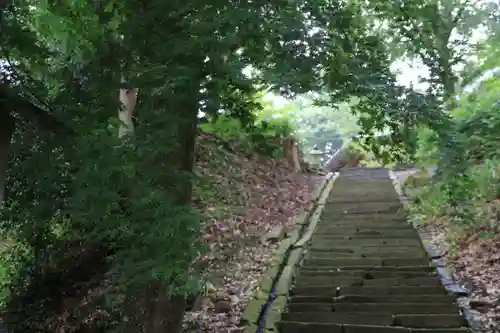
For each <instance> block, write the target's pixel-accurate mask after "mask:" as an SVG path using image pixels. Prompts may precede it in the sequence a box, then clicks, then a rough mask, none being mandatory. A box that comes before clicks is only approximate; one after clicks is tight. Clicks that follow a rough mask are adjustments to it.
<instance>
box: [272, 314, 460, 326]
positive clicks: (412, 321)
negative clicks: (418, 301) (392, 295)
mask: <svg viewBox="0 0 500 333" xmlns="http://www.w3.org/2000/svg"><path fill="white" fill-rule="evenodd" d="M281 320H282V321H298V322H311V323H335V324H344V325H345V324H355V325H376V326H401V327H407V328H461V327H463V326H465V324H466V323H465V320H464V318H463V317H462V316H461V315H459V314H401V315H400V314H396V315H393V314H390V313H373V312H371V313H363V312H359V313H354V312H351V313H339V312H287V313H284V314H282V316H281Z"/></svg>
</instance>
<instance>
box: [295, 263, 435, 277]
mask: <svg viewBox="0 0 500 333" xmlns="http://www.w3.org/2000/svg"><path fill="white" fill-rule="evenodd" d="M424 268H426V270H423V271H422V270H416V271H401V270H391V271H384V270H370V269H365V270H340V271H339V270H336V269H332V270H305V269H301V270H299V271H298V273H297V274H296V275H295V277H296V279H301V278H307V277H319V278H323V277H327V278H334V277H350V276H352V277H359V278H363V279H384V278H400V279H406V278H427V277H429V278H438V277H439V276H438V274H437V272H435V271H434V270H431V269H430V267H428V266H425V267H424Z"/></svg>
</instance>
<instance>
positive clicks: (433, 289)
mask: <svg viewBox="0 0 500 333" xmlns="http://www.w3.org/2000/svg"><path fill="white" fill-rule="evenodd" d="M337 294H338V296H344V295H360V296H368V295H401V296H403V295H408V296H409V295H443V294H447V292H446V289H445V288H444V287H443V286H441V285H439V286H392V287H384V286H362V287H357V286H345V287H339V288H338V292H337Z"/></svg>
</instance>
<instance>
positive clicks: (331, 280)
mask: <svg viewBox="0 0 500 333" xmlns="http://www.w3.org/2000/svg"><path fill="white" fill-rule="evenodd" d="M440 285H441V280H440V279H439V278H438V277H426V278H409V279H404V278H380V279H365V278H363V277H355V276H352V277H345V276H335V277H330V276H324V275H323V276H311V277H301V278H297V279H296V282H295V286H296V287H306V286H367V287H372V286H382V287H386V286H387V287H390V286H440Z"/></svg>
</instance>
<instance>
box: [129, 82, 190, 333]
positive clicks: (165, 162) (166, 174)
mask: <svg viewBox="0 0 500 333" xmlns="http://www.w3.org/2000/svg"><path fill="white" fill-rule="evenodd" d="M193 82H194V84H193ZM197 82H199V81H196V80H192V81H191V83H190V85H184V86H182V87H178V88H177V89H174V91H173V92H172V93H171V94H169V95H171V96H170V98H169V97H165V98H161V97H160V98H155V100H154V101H153V102H152V103H151V105H152V111H151V113H152V114H153V115H152V116H151V115H149V116H148V115H143V116H141V124H144V126H147V132H141V130H139V129H140V127H138V130H137V132H136V135H137V137H138V138H139V135H147V136H148V137H150V138H155V139H156V140H158V139H159V140H161V139H164V140H168V141H169V142H170V143H171V146H170V147H169V149H165V150H164V151H163V152H160V153H159V154H158V156H156V157H155V158H154V159H153V161H149V162H148V163H151V162H152V163H154V165H155V167H156V168H157V169H156V170H159V171H160V172H161V173H162V174H161V175H159V177H157V181H158V184H157V185H158V186H159V187H160V188H162V189H163V190H164V191H165V192H166V193H167V194H169V196H170V197H171V198H172V199H173V203H169V204H174V205H177V206H186V205H190V204H191V197H192V178H191V177H190V176H192V173H193V168H194V157H195V143H196V134H197V132H198V131H197V120H198V118H197V116H198V108H199V104H198V102H199V98H198V97H199V94H200V93H199V84H196V83H197ZM154 110H160V111H161V112H164V114H163V115H160V116H159V117H157V115H158V114H157V113H154V112H153V111H154ZM145 113H146V112H145ZM163 116H165V117H163ZM159 118H161V119H160V120H159ZM141 126H142V125H141ZM145 128H146V127H145ZM169 142H164V143H163V144H168V143H169ZM160 149H161V148H160ZM139 169H140V168H139ZM136 287H137V288H134V290H131V291H130V294H129V295H128V300H127V305H126V306H127V307H128V309H127V310H126V311H127V312H128V314H127V317H128V318H130V320H131V321H130V322H128V323H127V324H125V325H126V329H125V330H123V331H124V332H126V333H165V332H168V333H178V332H180V331H181V329H182V322H183V317H184V312H185V308H186V299H185V297H183V296H173V297H169V296H168V294H169V291H170V285H169V283H168V282H167V281H161V280H156V281H153V282H152V283H150V284H149V285H146V286H136Z"/></svg>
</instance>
